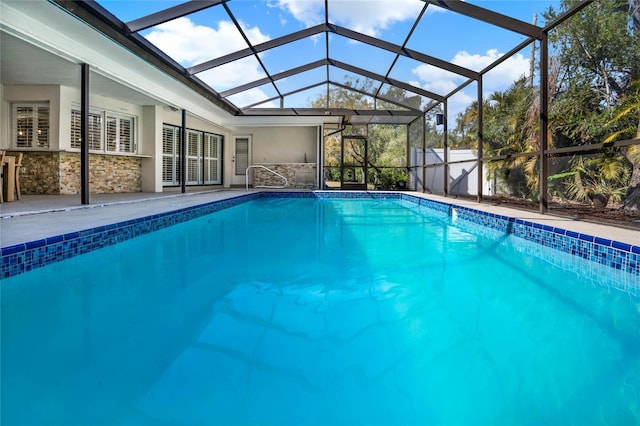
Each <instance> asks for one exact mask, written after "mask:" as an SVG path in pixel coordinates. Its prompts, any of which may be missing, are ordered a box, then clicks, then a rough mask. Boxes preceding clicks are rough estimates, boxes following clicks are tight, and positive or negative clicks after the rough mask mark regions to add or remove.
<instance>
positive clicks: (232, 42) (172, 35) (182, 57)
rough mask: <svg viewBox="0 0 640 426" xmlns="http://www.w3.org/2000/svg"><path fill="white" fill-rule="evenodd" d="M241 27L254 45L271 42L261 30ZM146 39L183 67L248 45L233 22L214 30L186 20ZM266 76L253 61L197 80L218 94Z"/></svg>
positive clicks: (204, 74) (163, 27)
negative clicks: (217, 91)
mask: <svg viewBox="0 0 640 426" xmlns="http://www.w3.org/2000/svg"><path fill="white" fill-rule="evenodd" d="M241 25H242V26H243V30H244V31H245V32H246V34H247V37H249V39H250V40H251V41H252V42H253V43H262V42H264V41H267V40H269V37H268V36H267V35H264V34H262V32H261V31H260V29H259V28H258V27H252V28H249V27H247V26H246V25H244V24H242V23H241ZM146 37H147V39H148V40H149V41H150V42H152V43H153V44H155V45H156V46H157V47H159V48H160V49H161V50H162V51H164V52H165V53H166V54H167V55H169V56H170V57H171V58H173V59H174V60H176V61H177V62H179V63H180V64H181V65H183V66H184V67H190V66H192V65H196V64H199V63H202V62H206V61H208V60H211V59H214V58H217V57H220V56H223V55H225V54H228V53H231V52H235V51H238V50H242V49H246V48H247V44H246V42H245V41H244V39H243V38H242V36H241V35H240V33H239V32H238V30H237V29H236V27H235V25H234V24H233V23H232V22H230V21H220V22H219V23H218V27H217V28H212V27H207V26H204V25H197V24H195V23H194V22H192V21H191V20H190V19H188V18H184V17H183V18H178V19H174V20H172V21H169V22H166V23H164V24H161V25H158V26H157V27H156V28H155V29H154V30H153V31H151V32H150V33H149V34H148V35H147V36H146ZM263 76H264V73H263V72H262V69H261V68H260V66H259V64H258V62H257V61H256V60H255V59H254V58H253V57H248V58H245V59H241V60H237V61H235V62H232V63H228V64H225V65H222V66H219V67H216V68H214V69H211V70H207V71H204V72H202V73H199V74H197V77H198V78H200V79H201V80H202V81H204V82H205V83H207V84H209V85H210V86H211V87H214V88H216V90H219V91H222V90H225V89H229V88H231V87H235V86H238V85H240V84H243V83H247V82H250V81H254V80H257V79H259V78H262V77H263Z"/></svg>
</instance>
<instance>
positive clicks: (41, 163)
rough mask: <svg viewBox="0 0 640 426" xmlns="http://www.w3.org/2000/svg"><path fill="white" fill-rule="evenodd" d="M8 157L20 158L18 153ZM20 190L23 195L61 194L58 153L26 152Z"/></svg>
mask: <svg viewBox="0 0 640 426" xmlns="http://www.w3.org/2000/svg"><path fill="white" fill-rule="evenodd" d="M7 155H13V156H16V157H17V156H18V153H17V152H8V153H7ZM22 169H24V173H22V170H19V171H18V172H19V173H20V189H21V192H22V194H33V195H57V194H60V156H59V155H58V153H57V152H25V153H24V156H23V157H22Z"/></svg>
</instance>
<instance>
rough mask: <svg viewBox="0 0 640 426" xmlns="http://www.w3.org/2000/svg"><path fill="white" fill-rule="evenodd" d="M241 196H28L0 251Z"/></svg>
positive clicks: (497, 209)
mask: <svg viewBox="0 0 640 426" xmlns="http://www.w3.org/2000/svg"><path fill="white" fill-rule="evenodd" d="M242 194H246V191H244V189H236V190H216V191H203V192H193V193H186V194H180V193H129V194H92V195H91V196H90V202H91V204H89V205H82V204H81V202H80V196H79V195H24V196H23V197H22V199H21V200H20V201H16V202H11V203H2V204H0V247H9V246H12V245H15V244H20V243H26V242H30V241H36V240H40V239H43V238H47V237H52V236H56V235H62V234H66V233H69V232H74V231H81V230H85V229H89V228H94V227H97V226H102V225H109V224H112V223H117V222H122V221H126V220H130V219H136V218H139V217H145V216H150V215H153V214H157V213H163V212H168V211H172V210H178V209H182V208H185V207H191V206H196V205H200V204H205V203H210V202H213V201H219V200H224V199H228V198H232V197H236V196H239V195H242ZM409 194H411V195H415V196H418V197H424V198H428V199H432V200H437V201H442V202H445V203H450V204H456V205H460V206H464V207H468V208H472V209H476V210H480V211H486V212H490V213H494V214H500V215H504V216H509V217H514V218H517V219H523V220H527V221H530V222H535V223H540V224H543V225H549V226H553V227H557V228H563V229H567V230H570V231H574V232H578V233H582V234H589V235H593V236H598V237H602V238H606V239H610V240H615V241H619V242H622V243H627V244H632V245H636V246H640V230H638V231H636V230H631V229H625V228H618V227H614V226H610V225H601V224H597V223H592V222H585V221H580V220H573V219H571V218H568V217H559V216H554V215H550V214H545V215H542V214H539V213H535V212H531V211H524V210H516V209H512V208H507V207H502V206H495V205H492V204H490V203H477V202H473V201H468V200H462V199H455V198H444V197H441V196H436V195H430V194H422V193H413V192H410V193H409Z"/></svg>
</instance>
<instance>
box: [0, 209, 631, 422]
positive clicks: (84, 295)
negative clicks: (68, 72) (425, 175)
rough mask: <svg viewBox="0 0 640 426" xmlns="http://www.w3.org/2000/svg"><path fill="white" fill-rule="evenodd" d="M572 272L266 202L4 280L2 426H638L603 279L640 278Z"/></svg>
mask: <svg viewBox="0 0 640 426" xmlns="http://www.w3.org/2000/svg"><path fill="white" fill-rule="evenodd" d="M558 258H567V256H566V255H563V254H560V253H559V252H554V251H553V250H550V249H549V250H547V249H543V248H541V247H539V246H537V245H535V244H531V243H529V242H527V241H525V240H523V239H520V238H516V237H512V236H506V235H504V234H501V233H499V232H496V231H489V230H487V229H483V228H480V227H479V226H476V225H473V224H471V223H466V222H464V221H462V220H458V221H455V223H452V219H451V218H450V217H449V216H448V215H445V214H440V213H437V212H434V211H430V210H427V209H422V208H419V207H417V206H416V205H415V204H413V203H409V202H405V201H400V200H375V201H372V200H328V199H319V200H318V199H312V198H304V199H259V200H254V201H251V202H248V203H245V204H241V205H238V206H235V207H232V208H229V209H226V210H223V211H220V212H217V213H214V214H212V215H209V216H204V217H201V218H198V219H195V220H192V221H189V222H185V223H183V224H179V225H175V226H172V227H170V228H166V229H164V230H161V231H157V232H154V233H151V234H147V235H144V236H141V237H137V238H135V239H132V240H129V241H126V242H123V243H120V244H117V245H115V246H111V247H108V248H104V249H100V250H97V251H94V252H92V253H89V254H85V255H82V256H77V257H74V258H71V259H68V260H66V261H63V262H59V263H55V264H51V265H49V266H46V267H44V268H40V269H37V270H33V271H31V272H28V273H25V274H21V275H17V276H15V277H12V278H9V279H6V280H3V282H2V286H1V290H2V295H1V296H2V299H1V303H2V313H1V315H2V317H1V321H2V323H1V327H2V330H1V331H2V336H1V337H2V359H1V362H2V365H1V367H2V370H1V373H2V376H1V380H2V389H1V390H2V394H1V395H2V396H1V398H2V400H1V402H2V407H1V408H2V414H1V415H2V417H1V419H0V420H1V423H2V425H3V426H7V425H22V424H30V425H100V424H105V425H116V424H121V425H161V424H162V425H165V424H185V425H230V424H274V425H288V424H291V425H363V424H367V425H374V424H379V425H416V424H438V425H460V424H467V425H488V424H492V425H540V424H545V425H638V424H640V298H639V297H637V293H633V292H624V291H621V290H617V289H614V288H611V287H608V286H604V285H601V284H600V281H599V280H598V279H597V278H596V279H594V278H593V277H599V276H600V277H602V278H603V279H602V282H605V281H607V282H611V280H612V279H613V281H615V280H616V279H618V278H617V277H616V275H615V274H619V275H620V276H619V278H620V279H624V280H631V278H630V277H629V276H624V274H623V273H622V272H620V271H615V270H613V269H612V268H608V267H605V266H599V265H595V264H593V263H590V262H587V261H585V260H582V259H579V258H577V257H576V258H575V259H571V258H569V259H568V260H567V262H560V266H557V264H558V262H556V261H555V260H557V259H558ZM552 263H555V264H556V266H552ZM604 277H608V278H607V279H606V280H605V279H604ZM630 282H632V281H630Z"/></svg>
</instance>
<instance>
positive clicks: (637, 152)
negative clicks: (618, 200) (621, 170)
mask: <svg viewBox="0 0 640 426" xmlns="http://www.w3.org/2000/svg"><path fill="white" fill-rule="evenodd" d="M639 115H640V114H639ZM636 139H640V116H639V117H638V133H637V134H636ZM625 155H626V157H627V159H628V160H629V161H630V162H631V164H632V165H633V170H632V171H631V179H630V181H629V188H627V194H626V196H625V198H624V209H625V210H628V211H633V212H637V211H640V145H632V146H630V147H629V148H628V149H627V152H626V154H625Z"/></svg>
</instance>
